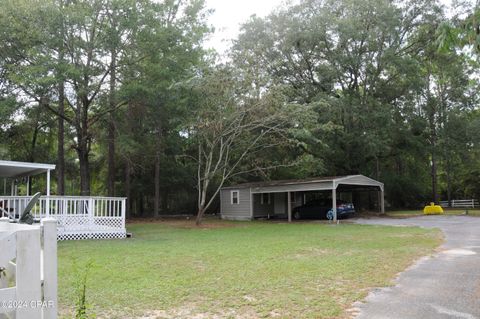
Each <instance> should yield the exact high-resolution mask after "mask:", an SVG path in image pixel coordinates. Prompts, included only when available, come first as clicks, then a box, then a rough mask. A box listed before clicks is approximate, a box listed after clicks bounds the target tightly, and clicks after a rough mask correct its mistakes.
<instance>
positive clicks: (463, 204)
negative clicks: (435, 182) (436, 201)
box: [440, 199, 479, 208]
mask: <svg viewBox="0 0 480 319" xmlns="http://www.w3.org/2000/svg"><path fill="white" fill-rule="evenodd" d="M451 204H452V207H453V208H475V207H478V206H479V204H478V200H476V199H453V200H451ZM440 206H442V207H448V201H446V200H444V201H440Z"/></svg>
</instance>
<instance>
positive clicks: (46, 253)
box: [42, 218, 58, 319]
mask: <svg viewBox="0 0 480 319" xmlns="http://www.w3.org/2000/svg"><path fill="white" fill-rule="evenodd" d="M42 226H43V267H42V269H43V301H44V302H45V304H46V306H45V307H44V308H43V319H56V318H57V309H58V306H57V281H58V279H57V221H56V220H55V219H54V218H45V219H43V220H42Z"/></svg>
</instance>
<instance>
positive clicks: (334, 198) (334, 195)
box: [332, 182, 337, 223]
mask: <svg viewBox="0 0 480 319" xmlns="http://www.w3.org/2000/svg"><path fill="white" fill-rule="evenodd" d="M332 210H333V222H335V223H336V222H337V185H335V182H333V189H332Z"/></svg>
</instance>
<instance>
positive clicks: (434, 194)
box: [431, 142, 438, 204]
mask: <svg viewBox="0 0 480 319" xmlns="http://www.w3.org/2000/svg"><path fill="white" fill-rule="evenodd" d="M431 174H432V200H433V202H434V203H435V204H438V194H437V158H436V153H435V142H434V143H433V145H432V171H431Z"/></svg>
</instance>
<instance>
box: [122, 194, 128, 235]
mask: <svg viewBox="0 0 480 319" xmlns="http://www.w3.org/2000/svg"><path fill="white" fill-rule="evenodd" d="M126 210H127V199H126V198H124V199H122V210H121V212H122V213H121V215H122V229H125V218H126Z"/></svg>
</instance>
